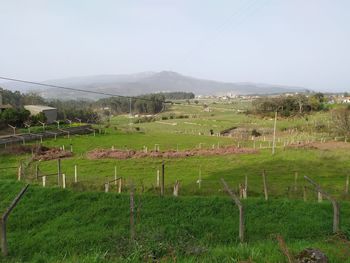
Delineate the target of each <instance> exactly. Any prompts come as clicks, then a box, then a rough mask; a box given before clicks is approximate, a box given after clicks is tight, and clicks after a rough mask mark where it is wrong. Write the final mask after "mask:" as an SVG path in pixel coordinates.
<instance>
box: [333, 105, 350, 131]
mask: <svg viewBox="0 0 350 263" xmlns="http://www.w3.org/2000/svg"><path fill="white" fill-rule="evenodd" d="M332 115H333V123H334V128H335V130H336V133H337V134H339V135H342V136H346V137H348V136H349V135H350V108H342V109H336V110H334V111H333V114H332Z"/></svg>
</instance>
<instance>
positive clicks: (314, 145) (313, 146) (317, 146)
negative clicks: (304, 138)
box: [288, 141, 350, 150]
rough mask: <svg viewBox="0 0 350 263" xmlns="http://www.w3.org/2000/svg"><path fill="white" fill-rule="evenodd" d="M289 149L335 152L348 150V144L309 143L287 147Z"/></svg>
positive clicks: (349, 147)
mask: <svg viewBox="0 0 350 263" xmlns="http://www.w3.org/2000/svg"><path fill="white" fill-rule="evenodd" d="M288 147H290V148H308V149H319V150H336V149H346V150H348V149H350V143H347V142H336V141H330V142H323V143H321V142H310V143H293V144H290V145H288Z"/></svg>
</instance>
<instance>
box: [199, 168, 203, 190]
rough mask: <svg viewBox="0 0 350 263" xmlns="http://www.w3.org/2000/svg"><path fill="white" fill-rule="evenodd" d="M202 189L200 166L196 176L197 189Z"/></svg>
mask: <svg viewBox="0 0 350 263" xmlns="http://www.w3.org/2000/svg"><path fill="white" fill-rule="evenodd" d="M201 187H202V166H201V165H200V166H199V174H198V188H199V189H201Z"/></svg>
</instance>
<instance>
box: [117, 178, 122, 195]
mask: <svg viewBox="0 0 350 263" xmlns="http://www.w3.org/2000/svg"><path fill="white" fill-rule="evenodd" d="M122 181H123V180H122V178H121V177H120V178H119V185H118V193H119V194H120V193H121V192H122Z"/></svg>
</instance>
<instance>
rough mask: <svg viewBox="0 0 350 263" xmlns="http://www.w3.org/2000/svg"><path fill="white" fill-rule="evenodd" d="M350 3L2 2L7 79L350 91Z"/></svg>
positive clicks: (2, 65)
mask: <svg viewBox="0 0 350 263" xmlns="http://www.w3.org/2000/svg"><path fill="white" fill-rule="evenodd" d="M349 14H350V1H348V0H344V1H342V0H328V1H326V0H246V1H238V0H144V1H143V0H138V1H137V0H124V1H121V0H110V1H108V0H94V1H92V0H90V1H88V0H73V1H72V0H55V1H53V0H52V1H49V0H47V1H44V0H43V1H39V0H31V1H26V0H22V1H20V0H0V75H1V76H7V77H14V78H22V79H28V80H36V81H43V80H47V79H57V78H64V77H72V76H85V75H98V74H122V73H136V72H142V71H162V70H172V71H176V72H179V73H181V74H185V75H190V76H194V77H199V78H206V79H214V80H220V81H229V82H246V81H249V82H260V83H271V84H285V85H293V86H300V87H305V88H309V89H314V90H321V91H325V90H329V91H331V90H338V91H344V90H350V52H349V49H350V15H349Z"/></svg>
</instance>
